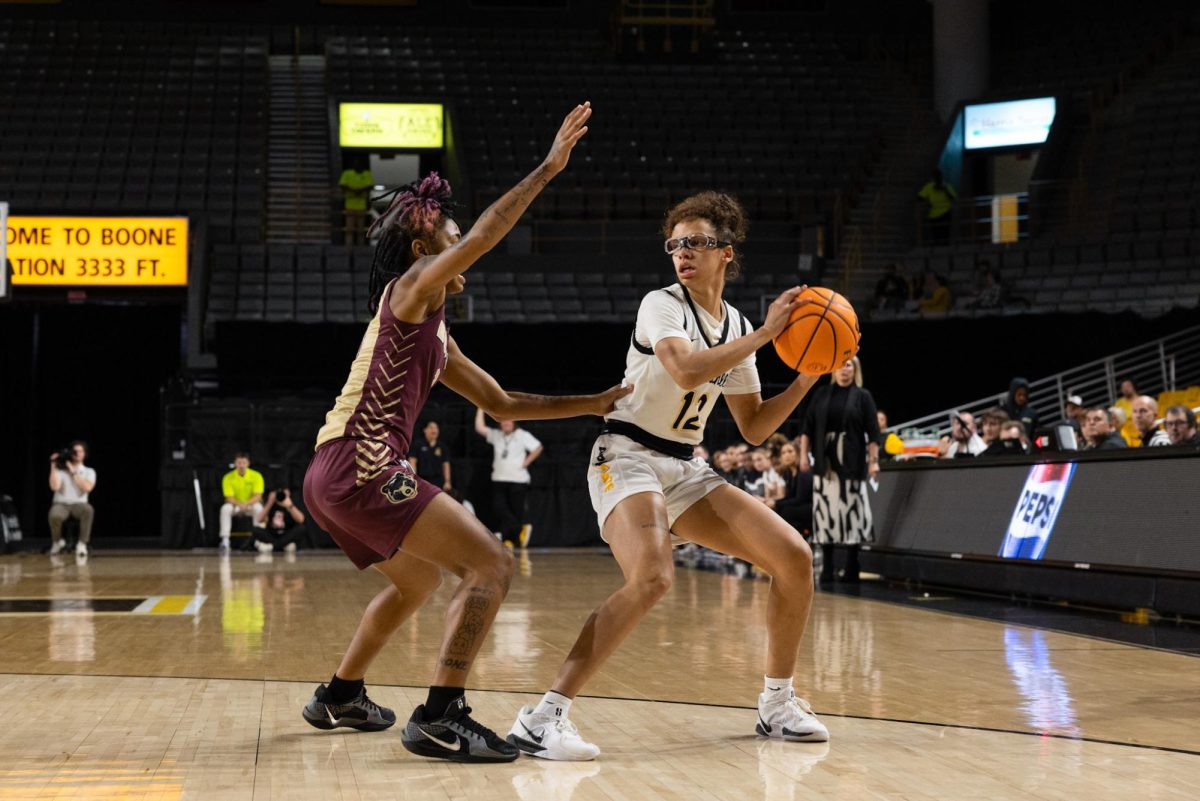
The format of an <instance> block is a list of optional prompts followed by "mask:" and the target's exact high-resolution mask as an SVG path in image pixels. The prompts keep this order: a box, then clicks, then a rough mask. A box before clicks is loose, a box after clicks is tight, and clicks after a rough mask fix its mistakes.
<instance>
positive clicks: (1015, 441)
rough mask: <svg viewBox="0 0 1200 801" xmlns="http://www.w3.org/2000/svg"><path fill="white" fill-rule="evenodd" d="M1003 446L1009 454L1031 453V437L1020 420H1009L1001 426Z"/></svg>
mask: <svg viewBox="0 0 1200 801" xmlns="http://www.w3.org/2000/svg"><path fill="white" fill-rule="evenodd" d="M999 442H1000V443H1001V446H1002V447H1003V448H1005V450H1006V452H1009V453H1014V452H1016V453H1029V436H1028V435H1027V434H1026V433H1025V426H1024V425H1023V424H1022V423H1021V421H1020V420H1009V421H1008V422H1007V423H1004V424H1003V425H1001V426H1000V440H999Z"/></svg>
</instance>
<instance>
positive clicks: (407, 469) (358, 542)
mask: <svg viewBox="0 0 1200 801" xmlns="http://www.w3.org/2000/svg"><path fill="white" fill-rule="evenodd" d="M355 448H356V442H355V440H353V439H337V440H334V441H333V442H329V443H326V444H325V445H322V446H321V448H320V449H319V450H318V451H317V453H316V455H314V456H313V460H312V462H311V463H310V464H309V465H308V472H307V473H305V475H304V502H305V504H306V505H307V506H308V511H309V514H311V515H312V516H313V519H314V520H316V521H317V524H318V525H319V526H320V527H321V528H323V529H325V530H326V531H328V532H329V534H330V536H331V537H333V539H334V541H335V542H336V543H337V544H338V546H339V547H341V549H342V551H343V552H344V553H345V554H346V556H348V557H350V561H351V562H353V563H354V564H355V565H356V566H357V567H358V569H359V570H363V569H365V568H368V567H370V566H371V565H373V564H375V563H376V562H383V561H385V560H387V559H391V558H392V556H394V555H395V554H396V551H397V550H399V548H400V543H402V542H404V537H405V535H407V534H408V532H409V529H411V528H412V527H413V524H414V523H416V522H417V518H419V517H420V516H421V513H422V512H424V511H425V507H426V506H428V505H429V502H430V501H432V500H433V499H434V498H435V497H437V495H438V494H439V493H440V492H441V489H440V488H439V487H435V486H434V485H433V484H430V483H429V482H428V481H426V480H425V479H423V478H419V477H418V476H417V475H416V473H414V472H413V469H412V466H411V465H409V463H408V462H407V461H404V460H401V461H397V462H394V463H392V464H389V465H388V466H387V467H386V468H385V469H384V471H383V472H382V473H380V474H379V475H377V476H376V477H375V478H373V479H371V480H370V481H368V482H366V483H365V484H363V485H361V486H358V485H357V484H356V483H355V482H356V479H357V475H358V466H357V465H356V464H355Z"/></svg>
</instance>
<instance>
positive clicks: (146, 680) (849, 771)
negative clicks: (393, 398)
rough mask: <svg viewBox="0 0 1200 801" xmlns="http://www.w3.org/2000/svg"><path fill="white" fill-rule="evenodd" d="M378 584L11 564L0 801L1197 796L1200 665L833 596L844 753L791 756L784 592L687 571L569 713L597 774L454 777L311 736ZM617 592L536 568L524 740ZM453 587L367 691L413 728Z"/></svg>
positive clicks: (813, 657)
mask: <svg viewBox="0 0 1200 801" xmlns="http://www.w3.org/2000/svg"><path fill="white" fill-rule="evenodd" d="M383 581H384V579H383V578H382V576H379V575H377V574H375V573H373V572H368V573H367V574H366V575H359V574H358V573H357V572H356V571H355V570H354V568H353V567H352V566H351V565H350V564H349V562H348V561H347V560H346V559H345V557H343V556H342V555H341V554H338V553H327V552H326V553H302V554H300V555H298V556H296V557H287V558H285V557H284V556H282V555H280V556H275V557H274V558H273V559H272V560H271V561H263V560H262V557H257V558H256V557H253V556H249V555H242V554H235V555H233V556H232V557H229V558H226V559H221V558H219V557H218V556H216V555H215V554H189V553H179V552H169V553H168V552H164V553H161V554H159V553H154V554H150V555H116V554H111V553H105V552H103V551H101V552H99V554H97V555H94V556H93V557H92V559H91V560H90V561H89V562H87V563H86V564H83V565H79V564H77V563H76V562H75V560H74V558H67V559H57V558H55V559H53V560H52V559H51V558H50V557H46V556H42V555H34V554H26V555H21V556H7V557H0V693H2V697H4V698H5V699H7V700H8V702H9V703H8V709H9V720H10V724H9V725H8V726H6V727H4V730H3V731H0V754H3V759H0V799H2V800H3V801H17V799H50V798H55V799H164V800H165V799H181V798H203V799H210V798H211V799H347V801H349V799H391V798H403V799H455V798H469V799H474V798H479V799H522V801H534V799H538V800H539V801H541V800H545V801H567V800H568V799H573V801H590V800H591V799H611V800H614V801H615V800H617V799H653V798H664V799H760V798H761V799H764V801H791V799H801V798H817V797H820V798H830V799H834V798H836V799H884V798H886V799H1007V798H1013V799H1016V798H1033V799H1059V798H1061V799H1067V798H1071V799H1077V798H1087V799H1088V801H1103V799H1123V800H1124V799H1128V798H1131V797H1134V798H1145V799H1175V798H1179V799H1184V798H1187V799H1194V798H1197V797H1200V661H1197V657H1196V656H1193V655H1189V654H1185V653H1173V652H1170V651H1164V650H1156V649H1151V648H1144V647H1136V646H1131V645H1126V644H1122V643H1120V642H1114V641H1110V640H1103V639H1097V638H1092V637H1084V636H1078V635H1073V634H1064V633H1060V632H1055V631H1047V630H1042V629H1039V628H1034V627H1029V626H1025V625H1017V624H1012V623H1004V622H995V621H991V620H983V619H978V618H971V617H964V616H959V615H951V614H946V613H942V612H939V611H936V604H935V603H931V604H930V605H929V606H930V607H931V608H929V609H926V608H914V607H913V606H903V605H898V604H893V603H883V602H879V601H872V600H863V599H859V598H850V597H843V596H839V595H831V594H826V593H819V594H818V596H817V599H816V603H815V604H814V607H813V616H812V619H811V622H810V626H809V632H808V634H807V635H806V637H805V639H804V642H803V644H802V646H801V655H800V661H799V665H798V668H797V674H796V686H797V691H798V692H799V693H800V694H802V695H804V696H806V697H807V698H808V699H809V700H810V701H811V702H812V704H813V706H814V708H815V709H816V711H817V712H818V713H819V714H820V715H821V717H822V720H823V721H824V722H825V723H826V725H827V726H828V727H829V729H830V734H831V742H830V743H829V744H828V745H825V744H820V745H818V744H793V743H780V742H770V741H766V740H764V739H760V738H757V737H756V736H755V735H754V720H755V711H754V704H755V696H756V694H757V693H758V691H759V689H760V686H761V665H760V656H761V654H762V653H763V649H764V645H765V643H764V637H763V627H762V625H761V621H762V616H763V613H764V609H765V605H766V599H767V590H768V585H767V583H766V582H764V581H753V580H746V579H738V578H735V577H733V576H723V575H718V574H714V573H707V572H700V571H694V570H687V569H683V568H680V569H679V570H678V572H677V575H676V581H675V585H674V587H673V589H672V590H671V592H670V593H668V595H667V597H666V598H665V599H664V600H663V601H662V602H661V603H660V604H659V605H658V607H657V608H655V609H654V610H653V611H652V612H651V614H650V615H649V616H648V617H647V619H646V620H645V621H644V622H643V623H642V625H641V626H640V627H639V628H638V629H637V630H636V631H635V632H634V634H633V635H632V637H631V638H630V640H629V641H628V642H627V643H626V644H625V646H624V647H623V648H622V649H621V650H620V651H619V652H618V653H617V654H616V656H615V657H614V658H613V659H612V660H611V661H610V663H609V664H608V665H607V666H606V669H605V670H604V671H603V672H602V673H601V674H599V675H598V676H597V678H596V680H595V681H594V682H593V683H592V684H591V685H590V686H589V687H588V690H587V693H588V697H584V698H581V699H580V700H579V701H578V702H577V703H576V704H575V706H574V707H573V709H572V719H574V720H575V722H576V723H577V724H578V726H579V728H580V730H581V732H582V733H583V734H584V736H585V737H586V738H588V739H590V740H592V741H594V742H596V743H597V744H598V745H600V747H601V748H602V749H603V754H602V756H601V757H600V759H599V760H597V761H595V762H592V763H574V764H566V763H549V762H545V761H541V760H535V759H531V758H527V757H522V758H521V759H520V760H518V761H517V762H515V763H512V764H506V765H499V766H496V765H458V764H447V763H442V762H435V761H430V760H422V759H419V758H417V757H414V756H412V755H410V754H409V753H408V752H407V751H405V750H404V749H403V748H402V747H401V745H400V739H399V728H398V727H396V728H393V729H391V730H389V731H387V732H380V733H358V732H352V731H349V730H338V731H335V732H323V731H318V730H316V729H313V728H310V727H309V726H308V725H307V724H305V723H304V721H303V720H302V719H301V717H300V708H301V707H302V705H303V704H304V703H305V702H306V701H307V700H308V698H309V697H310V695H311V694H312V691H313V687H314V686H315V685H316V684H317V683H318V682H321V681H326V680H327V679H328V677H329V675H330V674H331V673H332V671H333V669H334V667H335V666H336V664H337V661H338V657H339V655H340V653H341V651H342V649H343V648H344V647H345V645H346V643H347V641H348V640H349V637H350V635H351V633H352V631H353V628H354V626H355V624H356V623H357V620H358V616H359V613H360V612H361V610H362V608H363V607H364V605H365V604H366V602H367V601H368V600H369V598H370V597H371V596H372V595H373V594H374V593H375V592H376V591H377V590H378V589H379V588H380V587H381V586H382V585H383ZM618 581H619V572H618V570H617V568H616V565H615V563H614V562H613V560H612V559H611V557H610V556H608V555H607V554H604V553H599V552H580V551H576V552H568V553H562V552H555V553H532V554H529V555H526V556H522V558H521V572H520V575H519V576H518V577H517V578H516V579H515V580H514V582H513V586H512V592H511V593H510V595H509V598H508V601H507V603H506V604H505V606H504V608H503V609H502V610H501V612H500V614H499V617H498V618H497V620H496V625H495V627H494V628H493V631H492V636H491V637H490V638H489V640H488V641H487V643H486V644H485V645H484V648H483V651H482V652H481V655H480V658H479V660H478V662H477V664H476V668H475V672H474V674H473V680H474V685H475V687H476V688H478V689H473V690H472V691H470V692H469V693H468V702H469V703H470V705H471V706H472V707H473V708H474V709H475V710H476V717H477V718H478V719H479V720H481V721H482V722H483V723H485V724H486V725H489V726H491V727H492V728H495V729H497V730H500V731H501V733H503V732H504V731H507V728H508V726H509V725H511V722H512V718H513V715H514V714H515V712H516V710H517V708H518V706H519V705H520V704H522V703H529V702H531V701H533V700H535V699H536V698H537V697H538V696H540V694H541V693H542V692H543V691H544V690H546V689H547V687H548V682H549V681H550V680H551V679H552V677H553V676H554V673H555V671H556V670H557V668H558V665H559V663H560V661H561V659H562V658H563V656H564V654H565V653H566V651H567V649H569V647H570V645H571V643H572V641H573V639H574V637H575V635H576V633H577V632H578V629H579V627H580V625H581V624H582V623H583V621H584V619H585V618H586V617H587V615H588V614H589V613H590V611H591V609H592V608H593V607H594V606H595V604H597V603H598V602H599V601H600V600H601V599H603V598H604V597H605V596H606V595H607V594H608V593H609V592H610V591H611V590H612V589H613V588H614V587H615V586H616V585H617V582H618ZM452 585H453V581H447V583H446V585H445V586H443V588H442V589H441V590H440V591H439V592H438V594H437V596H436V597H435V598H434V599H433V601H431V603H430V604H429V606H428V607H427V608H426V609H424V610H422V612H420V613H419V614H418V615H417V616H416V618H415V619H414V620H412V621H410V622H409V623H408V624H406V625H405V626H404V627H403V628H402V629H401V630H400V632H399V633H398V634H397V636H396V637H395V639H394V640H393V642H392V643H391V644H390V645H389V646H388V648H387V649H386V650H385V651H384V653H383V655H382V656H381V658H380V660H379V661H378V663H377V665H376V667H375V669H374V670H373V672H372V673H371V674H370V675H368V677H367V678H368V686H369V688H370V691H371V695H372V697H373V698H374V699H375V700H376V701H378V702H380V703H382V704H384V705H386V706H390V707H392V708H394V709H395V711H396V713H397V717H398V718H400V720H401V721H403V720H405V719H407V717H408V716H409V714H410V713H411V711H412V708H413V707H414V706H415V705H416V704H418V703H421V702H422V701H423V700H424V693H425V685H426V683H427V681H428V678H429V673H430V670H431V666H432V663H433V657H434V654H435V649H436V647H437V644H438V640H439V637H440V632H441V623H442V620H441V618H442V613H443V611H444V608H445V603H446V601H447V599H448V598H449V595H450V591H451V588H452ZM933 600H936V598H935V599H933Z"/></svg>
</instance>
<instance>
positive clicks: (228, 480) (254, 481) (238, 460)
mask: <svg viewBox="0 0 1200 801" xmlns="http://www.w3.org/2000/svg"><path fill="white" fill-rule="evenodd" d="M265 489H266V482H265V481H263V476H262V473H260V472H258V471H257V470H251V469H250V454H248V453H246V452H245V451H239V452H238V453H236V454H234V457H233V469H232V470H230V471H229V472H228V473H226V474H225V476H224V477H223V478H222V479H221V494H222V495H224V496H225V503H224V505H223V506H221V550H222V551H228V550H229V534H230V532H231V531H232V530H233V516H234V515H249V516H251V517H257V516H258V514H259V513H260V512H262V508H263V507H262V500H263V490H265Z"/></svg>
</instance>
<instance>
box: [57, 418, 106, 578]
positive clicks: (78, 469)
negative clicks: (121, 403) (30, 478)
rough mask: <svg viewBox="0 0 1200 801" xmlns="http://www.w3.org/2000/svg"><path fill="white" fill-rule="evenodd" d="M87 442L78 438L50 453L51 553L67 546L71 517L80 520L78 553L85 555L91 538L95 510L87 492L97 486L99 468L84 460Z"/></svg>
mask: <svg viewBox="0 0 1200 801" xmlns="http://www.w3.org/2000/svg"><path fill="white" fill-rule="evenodd" d="M86 456H87V443H85V442H82V441H80V440H75V441H74V442H72V443H71V444H70V445H68V446H67V447H66V448H64V449H63V450H61V451H59V452H58V453H54V454H51V455H50V491H51V492H53V493H54V499H53V501H51V503H50V515H49V518H50V542H51V545H50V554H51V555H54V554H58V553H62V551H63V549H64V548H66V547H67V541H66V540H64V539H63V535H62V527H63V523H65V522H67V518H68V517H73V518H75V519H76V520H78V521H79V542H78V543H77V544H76V545H75V555H76V556H80V557H86V556H87V555H88V543H89V542H90V541H91V539H92V519H93V518H94V517H95V514H96V510H95V509H93V508H92V505H91V504H90V503H88V493H90V492H91V491H92V490H94V489H95V488H96V471H95V470H93V469H92V468H90V467H88V466H86V465H85V464H84V463H83V460H84V458H85V457H86Z"/></svg>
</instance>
